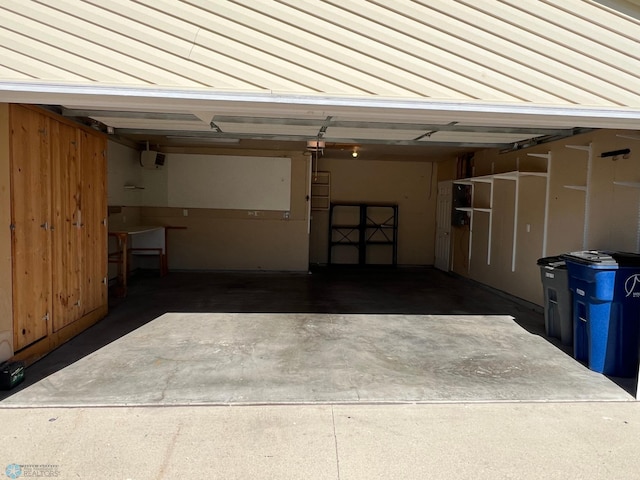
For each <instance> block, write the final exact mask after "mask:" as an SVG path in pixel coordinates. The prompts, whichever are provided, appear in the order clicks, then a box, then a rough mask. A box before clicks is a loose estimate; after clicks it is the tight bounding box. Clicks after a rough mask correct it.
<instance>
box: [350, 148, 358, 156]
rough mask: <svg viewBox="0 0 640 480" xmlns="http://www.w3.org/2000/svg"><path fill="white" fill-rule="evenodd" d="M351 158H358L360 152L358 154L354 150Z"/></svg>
mask: <svg viewBox="0 0 640 480" xmlns="http://www.w3.org/2000/svg"><path fill="white" fill-rule="evenodd" d="M351 156H352V157H353V158H358V152H357V150H354V151H353V152H351Z"/></svg>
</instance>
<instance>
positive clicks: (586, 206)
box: [564, 144, 593, 250]
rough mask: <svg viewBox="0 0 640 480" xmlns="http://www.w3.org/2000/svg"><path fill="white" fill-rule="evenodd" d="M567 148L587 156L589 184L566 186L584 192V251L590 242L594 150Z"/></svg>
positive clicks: (574, 146)
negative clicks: (584, 153)
mask: <svg viewBox="0 0 640 480" xmlns="http://www.w3.org/2000/svg"><path fill="white" fill-rule="evenodd" d="M565 147H566V148H571V149H573V150H580V151H582V152H586V154H587V182H586V185H564V188H568V189H569V190H578V191H580V192H584V228H583V231H582V249H583V250H586V248H587V244H588V242H589V214H590V207H591V205H590V202H591V166H592V164H593V149H592V148H591V144H589V145H565Z"/></svg>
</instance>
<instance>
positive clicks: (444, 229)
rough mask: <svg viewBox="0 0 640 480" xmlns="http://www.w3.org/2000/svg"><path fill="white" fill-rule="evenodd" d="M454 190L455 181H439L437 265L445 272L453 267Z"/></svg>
mask: <svg viewBox="0 0 640 480" xmlns="http://www.w3.org/2000/svg"><path fill="white" fill-rule="evenodd" d="M452 192H453V182H451V181H446V182H438V199H437V217H436V260H435V267H436V268H438V269H440V270H444V271H445V272H448V271H449V270H450V268H451V262H450V258H451V255H450V252H451V206H452V198H453V193H452Z"/></svg>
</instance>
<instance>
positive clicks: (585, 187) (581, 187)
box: [563, 185, 587, 192]
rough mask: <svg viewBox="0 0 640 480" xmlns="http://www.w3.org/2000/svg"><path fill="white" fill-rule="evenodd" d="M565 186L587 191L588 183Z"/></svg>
mask: <svg viewBox="0 0 640 480" xmlns="http://www.w3.org/2000/svg"><path fill="white" fill-rule="evenodd" d="M563 187H564V188H568V189H569V190H580V191H581V192H586V191H587V186H586V185H563Z"/></svg>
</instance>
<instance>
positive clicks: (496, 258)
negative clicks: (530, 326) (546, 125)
mask: <svg viewBox="0 0 640 480" xmlns="http://www.w3.org/2000/svg"><path fill="white" fill-rule="evenodd" d="M619 135H629V132H626V133H625V132H622V131H611V130H609V131H607V130H601V131H596V132H592V133H589V134H583V135H580V136H576V137H572V138H569V139H565V140H562V141H557V142H553V143H549V144H545V145H541V146H538V147H536V148H532V149H527V150H521V151H516V152H510V153H507V154H500V153H499V152H497V151H495V150H485V151H481V152H477V154H476V155H475V159H474V174H475V175H476V176H479V175H489V174H491V173H500V172H507V171H513V170H518V169H519V170H520V171H546V163H547V160H546V159H545V158H540V157H536V156H530V155H528V154H529V153H534V154H535V153H537V154H546V153H548V152H551V159H552V160H551V168H550V170H549V178H548V181H549V195H548V201H549V212H548V224H547V247H546V252H543V243H544V219H545V204H546V201H547V178H545V177H521V178H520V180H519V194H518V206H519V207H518V221H517V224H516V226H515V230H516V257H515V271H512V268H511V266H512V265H511V264H512V254H513V232H514V219H515V215H514V213H515V210H514V209H515V205H516V201H515V198H516V192H515V185H516V183H515V181H513V180H499V179H494V203H493V209H492V249H491V263H490V264H487V262H486V256H487V239H488V221H487V216H488V215H487V214H485V213H477V212H476V213H475V214H474V225H473V233H472V240H471V245H472V246H471V265H470V268H469V263H468V259H466V257H467V256H468V248H469V243H468V242H469V231H468V228H467V227H458V228H455V229H454V231H453V235H452V250H453V259H454V261H453V267H452V270H453V271H454V272H456V273H459V274H461V275H465V276H469V277H470V278H473V279H474V280H477V281H479V282H482V283H485V284H487V285H490V286H492V287H495V288H497V289H500V290H503V291H505V292H508V293H510V294H512V295H515V296H517V297H520V298H523V299H526V300H528V301H531V302H533V303H536V304H538V305H541V304H542V301H543V300H542V288H541V285H540V278H539V277H540V272H539V267H538V266H537V264H536V262H537V259H538V258H540V257H542V256H543V253H544V254H545V255H547V256H550V255H558V254H562V253H566V252H569V251H576V250H582V249H584V248H587V249H601V250H622V251H630V252H640V229H639V227H640V223H639V222H640V188H632V187H628V186H620V185H615V184H614V182H615V181H624V182H639V183H640V141H638V140H633V139H625V138H622V137H620V136H619ZM567 145H579V146H585V147H586V146H589V145H591V147H592V170H591V182H590V185H589V215H588V218H587V219H586V220H587V225H588V238H587V242H586V244H585V245H584V246H583V233H584V228H585V205H586V195H587V193H586V192H585V191H583V190H577V189H575V188H568V187H570V186H574V187H575V186H586V184H587V165H588V152H586V151H582V150H576V149H573V148H569V147H567ZM623 148H630V149H631V154H630V155H629V156H628V158H622V157H621V156H619V157H618V158H617V159H615V160H614V159H612V158H600V154H601V153H602V152H606V151H613V150H619V149H623ZM447 172H450V169H449V170H447ZM481 188H484V187H477V189H476V192H479V190H480V189H481ZM479 201H480V200H479Z"/></svg>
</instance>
